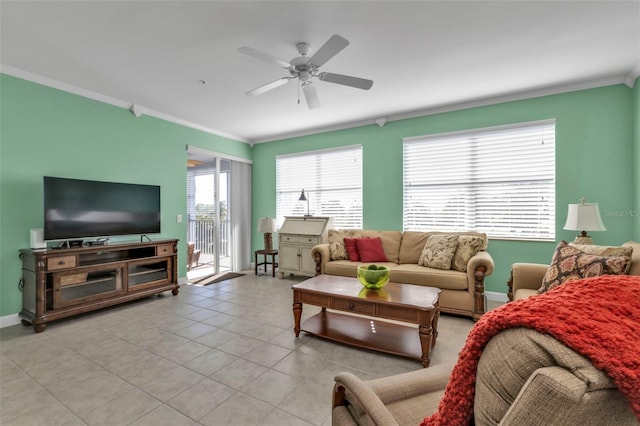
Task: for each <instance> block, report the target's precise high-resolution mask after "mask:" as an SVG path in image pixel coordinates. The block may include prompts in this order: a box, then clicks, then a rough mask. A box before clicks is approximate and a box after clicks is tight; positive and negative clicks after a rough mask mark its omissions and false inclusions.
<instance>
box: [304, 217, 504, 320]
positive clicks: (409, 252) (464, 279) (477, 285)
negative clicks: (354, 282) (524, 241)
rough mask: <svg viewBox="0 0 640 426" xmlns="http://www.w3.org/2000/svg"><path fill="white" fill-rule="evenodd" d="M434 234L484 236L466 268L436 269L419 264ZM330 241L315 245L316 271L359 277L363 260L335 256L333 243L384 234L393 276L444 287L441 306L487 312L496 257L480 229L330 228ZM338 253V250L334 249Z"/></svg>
mask: <svg viewBox="0 0 640 426" xmlns="http://www.w3.org/2000/svg"><path fill="white" fill-rule="evenodd" d="M432 235H457V236H461V235H463V236H476V237H481V238H482V239H483V244H482V247H481V251H479V252H478V253H477V254H475V255H473V256H472V257H471V258H470V259H469V260H468V262H467V263H466V265H465V267H464V268H458V269H466V270H465V271H460V270H454V269H448V270H443V269H435V268H430V267H425V266H420V265H418V261H419V259H420V256H421V254H422V251H423V248H424V247H425V244H426V242H427V239H428V238H429V237H430V236H432ZM328 236H329V242H328V243H324V244H320V245H317V246H315V247H314V248H313V249H312V252H311V253H312V255H313V257H314V260H315V262H316V275H320V274H329V275H338V276H345V277H356V275H357V267H358V265H361V264H362V262H352V261H350V260H349V259H348V258H347V259H343V258H339V259H336V258H335V257H336V256H334V258H332V250H331V245H332V244H333V245H335V244H341V243H342V241H343V240H344V238H345V237H350V238H362V237H364V238H367V237H368V238H374V237H380V239H381V240H382V247H383V249H384V253H385V255H386V257H387V262H375V263H376V264H380V265H386V266H388V267H389V268H390V270H391V276H390V280H391V281H393V282H401V283H407V284H416V285H424V286H429V287H437V288H439V289H441V293H440V310H441V311H442V312H448V313H453V314H460V315H465V316H469V317H472V318H474V319H476V320H477V319H478V318H480V316H481V315H482V314H483V313H484V312H485V310H486V307H485V296H484V278H485V277H486V276H488V275H490V274H491V273H492V272H493V267H494V264H493V259H492V257H491V255H490V254H489V253H488V252H487V251H486V249H487V244H488V239H487V236H486V234H483V233H477V232H452V233H446V232H413V231H406V232H401V231H375V230H361V229H350V230H329V235H328ZM334 253H335V250H334Z"/></svg>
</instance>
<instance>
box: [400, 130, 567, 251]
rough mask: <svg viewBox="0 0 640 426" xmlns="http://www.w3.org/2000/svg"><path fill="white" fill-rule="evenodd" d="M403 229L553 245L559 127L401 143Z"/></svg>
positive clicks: (474, 132) (451, 135)
mask: <svg viewBox="0 0 640 426" xmlns="http://www.w3.org/2000/svg"><path fill="white" fill-rule="evenodd" d="M403 163H404V178H403V187H404V197H403V198H404V208H403V225H404V229H405V230H407V231H411V230H421V231H422V230H436V231H448V230H451V231H453V230H476V231H479V232H486V233H487V235H489V236H490V237H492V238H501V239H535V240H549V241H554V240H555V121H554V120H548V121H542V122H534V123H523V124H518V125H512V126H502V127H494V128H486V129H477V130H471V131H464V132H456V133H448V134H440V135H433V136H423V137H415V138H406V139H404V140H403Z"/></svg>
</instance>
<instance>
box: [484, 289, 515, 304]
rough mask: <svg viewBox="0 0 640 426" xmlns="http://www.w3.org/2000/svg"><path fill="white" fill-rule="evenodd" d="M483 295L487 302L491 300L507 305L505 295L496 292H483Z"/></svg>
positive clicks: (507, 299)
mask: <svg viewBox="0 0 640 426" xmlns="http://www.w3.org/2000/svg"><path fill="white" fill-rule="evenodd" d="M484 295H485V297H486V298H487V300H491V301H493V302H503V303H507V302H508V301H509V298H508V297H507V295H506V294H505V293H498V292H497V291H485V292H484Z"/></svg>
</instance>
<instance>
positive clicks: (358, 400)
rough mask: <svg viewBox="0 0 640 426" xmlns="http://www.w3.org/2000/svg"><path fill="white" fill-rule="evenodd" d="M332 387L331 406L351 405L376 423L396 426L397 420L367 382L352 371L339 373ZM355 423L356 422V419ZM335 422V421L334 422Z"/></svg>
mask: <svg viewBox="0 0 640 426" xmlns="http://www.w3.org/2000/svg"><path fill="white" fill-rule="evenodd" d="M335 382H336V383H335V385H334V387H333V408H334V409H335V408H336V407H340V406H346V405H349V404H350V405H353V406H354V409H355V410H357V411H358V412H360V411H362V414H363V415H365V416H367V417H368V418H370V419H371V420H372V423H373V424H376V425H389V426H397V425H398V422H397V421H396V419H395V418H394V417H393V415H392V414H391V413H390V412H389V410H388V409H387V407H385V405H384V404H383V403H382V401H381V400H380V398H378V395H376V394H375V392H373V390H371V388H370V387H369V386H367V384H366V383H365V382H364V381H362V380H360V379H359V378H358V377H356V376H355V375H354V374H352V373H339V374H338V375H337V376H336V377H335ZM356 423H358V422H357V421H356ZM334 424H335V423H334Z"/></svg>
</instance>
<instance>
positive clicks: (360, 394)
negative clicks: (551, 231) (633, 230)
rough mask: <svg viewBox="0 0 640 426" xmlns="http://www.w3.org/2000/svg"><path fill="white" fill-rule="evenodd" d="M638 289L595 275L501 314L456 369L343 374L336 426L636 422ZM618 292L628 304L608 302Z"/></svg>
mask: <svg viewBox="0 0 640 426" xmlns="http://www.w3.org/2000/svg"><path fill="white" fill-rule="evenodd" d="M638 286H640V277H630V276H611V275H609V276H601V277H595V278H587V279H583V280H577V281H571V282H567V283H565V284H563V285H562V286H560V287H558V288H556V289H554V290H551V291H549V292H547V293H545V294H542V295H540V296H538V297H532V298H529V299H527V300H521V301H518V302H514V303H509V304H506V305H504V306H501V307H499V308H496V309H494V310H492V311H490V312H488V313H486V314H485V315H484V316H483V317H482V318H481V319H480V320H479V321H478V323H477V324H476V325H475V327H474V328H473V330H472V331H471V333H470V335H469V337H468V339H467V343H466V344H465V347H464V348H463V349H462V351H461V352H460V357H459V359H458V362H457V364H456V365H455V366H454V367H453V370H452V367H451V366H450V365H449V366H447V365H440V366H433V367H430V368H427V369H422V370H419V371H413V372H409V373H403V374H399V375H395V376H391V377H386V378H381V379H375V380H370V381H362V380H360V379H358V378H357V377H356V376H354V375H353V374H350V373H340V374H338V375H337V376H336V377H335V385H334V391H333V411H332V424H333V425H334V426H341V425H385V426H386V425H418V424H420V422H421V421H422V423H421V424H422V425H423V426H427V425H440V424H449V425H466V424H475V425H478V426H480V425H497V424H500V425H505V426H509V425H513V426H523V425H524V426H528V425H536V426H537V425H541V424H545V425H568V424H572V425H573V424H576V425H579V424H585V425H615V426H619V425H638V422H639V421H640V365H639V364H638V363H637V353H639V352H640V337H638V336H637V333H635V331H637V317H638V312H640V292H638V291H637V289H638ZM613 292H617V293H620V294H619V297H620V298H621V300H625V304H624V306H621V305H620V304H619V303H618V302H617V300H618V299H617V298H616V299H615V300H613V299H611V298H603V297H602V293H605V294H610V293H613ZM445 391H446V392H445ZM423 419H424V420H423Z"/></svg>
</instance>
